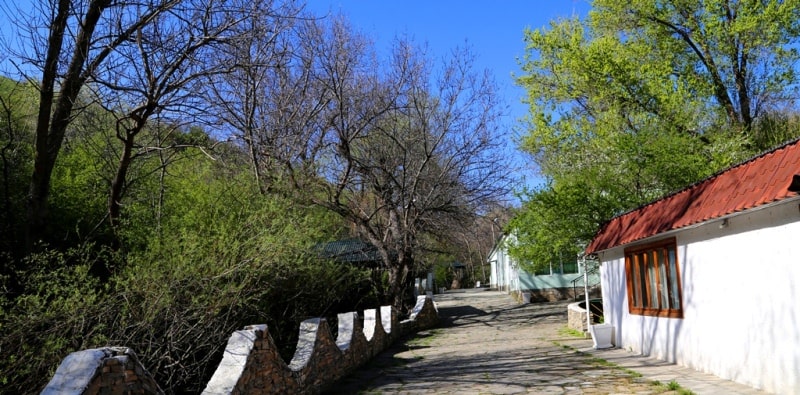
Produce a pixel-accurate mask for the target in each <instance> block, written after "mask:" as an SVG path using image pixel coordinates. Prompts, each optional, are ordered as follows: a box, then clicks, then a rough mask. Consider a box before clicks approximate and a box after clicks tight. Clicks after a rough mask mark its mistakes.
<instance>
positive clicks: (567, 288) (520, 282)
mask: <svg viewBox="0 0 800 395" xmlns="http://www.w3.org/2000/svg"><path fill="white" fill-rule="evenodd" d="M509 241H510V242H513V241H514V238H513V237H512V236H511V235H503V236H502V237H501V238H500V239H499V240H498V241H497V243H496V244H495V246H494V248H493V249H492V251H491V252H490V253H489V258H488V262H489V265H490V267H491V269H490V270H491V275H490V281H489V283H490V286H491V287H492V288H496V289H499V290H502V291H506V292H508V293H511V294H515V295H518V296H519V297H520V298H522V297H523V296H522V295H523V293H527V294H528V295H530V297H531V300H532V301H555V300H563V299H570V298H575V297H576V296H578V295H581V294H583V292H584V287H583V271H582V269H581V268H580V267H579V265H578V262H577V257H569V258H567V257H565V259H564V260H563V261H562V262H551V263H549V264H548V265H544V268H543V269H542V270H541V271H539V272H536V273H530V272H528V271H526V270H524V269H523V268H522V267H520V265H519V262H517V261H516V260H515V259H514V258H512V257H511V256H510V255H509V254H508V250H507V249H506V243H507V242H509ZM599 281H600V280H599V277H598V275H597V274H593V275H591V276H590V280H589V284H590V285H592V284H594V285H597V284H599Z"/></svg>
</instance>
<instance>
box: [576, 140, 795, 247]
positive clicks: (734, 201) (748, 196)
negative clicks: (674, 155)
mask: <svg viewBox="0 0 800 395" xmlns="http://www.w3.org/2000/svg"><path fill="white" fill-rule="evenodd" d="M795 178H796V180H795V185H793V186H792V187H791V188H790V185H792V181H793V179H795ZM798 182H800V140H795V141H793V142H791V143H788V144H786V145H783V146H781V147H778V148H776V149H774V150H772V151H769V152H767V153H765V154H762V155H760V156H758V157H755V158H753V159H750V160H748V161H746V162H744V163H741V164H738V165H736V166H733V167H731V168H729V169H727V170H724V171H722V172H720V173H718V174H716V175H713V176H711V177H709V178H707V179H705V180H703V181H700V182H698V183H695V184H693V185H690V186H689V187H687V188H685V189H683V190H681V191H679V192H676V193H673V194H671V195H669V196H666V197H664V198H662V199H660V200H656V201H655V202H652V203H650V204H647V205H645V206H642V207H640V208H638V209H635V210H633V211H629V212H627V213H625V214H621V215H619V216H617V217H614V218H612V219H611V220H610V221H609V222H607V223H606V224H605V225H603V226H602V227H601V228H600V231H598V233H597V235H596V236H595V237H594V239H593V240H592V242H591V243H590V244H589V246H588V247H587V248H586V253H587V254H591V253H595V252H597V251H603V250H607V249H609V248H613V247H616V246H619V245H623V244H627V243H630V242H633V241H636V240H641V239H644V238H646V237H650V236H655V235H657V234H659V233H663V232H666V231H670V230H674V229H680V228H683V227H686V226H690V225H693V224H697V223H701V222H704V221H708V220H711V219H715V218H720V217H724V216H726V215H729V214H732V213H735V212H738V211H743V210H747V209H751V208H755V207H758V206H762V205H765V204H768V203H772V202H776V201H779V200H783V199H786V198H790V197H793V196H797V194H798V192H797V189H798V188H797V185H796V184H797V183H798Z"/></svg>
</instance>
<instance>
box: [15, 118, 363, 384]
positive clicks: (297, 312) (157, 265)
mask: <svg viewBox="0 0 800 395" xmlns="http://www.w3.org/2000/svg"><path fill="white" fill-rule="evenodd" d="M83 115H85V116H87V117H88V116H93V117H95V118H94V119H93V120H87V119H80V120H76V122H75V123H74V125H75V129H74V130H73V131H72V133H71V134H70V135H69V136H68V139H67V144H66V145H65V147H64V149H63V150H62V152H61V155H60V156H59V159H58V166H57V167H56V169H55V172H54V174H53V183H52V185H53V194H52V199H51V210H52V213H53V216H52V218H53V221H52V223H51V226H50V233H51V235H53V236H57V237H53V239H56V240H58V241H59V243H58V244H53V245H49V246H41V247H39V248H38V249H37V251H38V252H37V253H35V254H32V255H28V256H26V257H23V258H18V257H15V256H14V254H13V253H12V252H13V248H14V247H15V246H9V247H8V248H7V249H6V248H4V249H3V250H2V252H0V254H1V256H2V259H3V261H4V262H7V266H4V270H5V272H4V273H3V276H2V277H0V278H1V279H2V287H3V290H4V292H3V293H2V295H0V333H1V334H2V336H0V349H2V350H3V353H4V355H8V358H4V359H3V360H2V361H0V382H2V383H3V388H4V390H6V391H10V392H14V393H33V392H38V391H39V390H41V388H42V386H43V385H44V384H45V383H46V381H47V379H48V378H49V377H51V376H52V374H53V372H54V371H55V368H56V367H57V366H58V364H59V363H60V361H61V360H62V359H63V358H64V357H66V355H67V354H68V353H69V352H71V351H76V350H80V349H86V348H93V347H102V346H127V347H131V348H133V349H134V350H136V352H137V354H138V355H139V356H140V358H141V359H142V361H143V362H144V364H145V365H146V366H147V367H148V369H149V370H150V372H151V373H152V374H154V375H155V377H156V380H157V381H158V382H159V383H160V384H161V385H162V386H163V387H164V388H165V389H167V390H168V391H170V392H195V393H196V392H199V391H200V390H202V388H203V387H204V385H205V383H206V382H207V380H208V378H209V377H210V375H211V374H212V373H213V371H214V370H215V369H216V367H217V364H218V363H219V360H220V359H221V357H222V350H223V349H224V346H225V344H226V342H227V338H228V337H229V336H230V334H231V332H232V331H234V330H237V329H240V328H241V327H243V326H245V325H250V324H258V323H266V324H268V325H269V326H270V332H271V334H272V336H273V338H274V339H275V340H276V342H277V343H278V346H279V348H280V351H281V353H282V355H284V357H286V358H287V359H288V358H289V357H291V355H292V353H293V351H294V346H295V344H296V340H297V333H298V332H297V328H298V325H299V323H300V321H302V320H304V319H307V318H309V317H314V316H334V317H335V314H336V313H339V312H343V311H352V310H354V309H359V308H367V307H375V306H376V305H377V299H378V297H377V295H376V290H375V284H374V283H373V279H372V278H371V276H372V273H370V272H369V271H366V270H362V269H359V268H356V267H353V266H351V265H343V264H338V263H335V262H328V261H322V260H320V259H319V258H318V257H317V256H315V255H313V254H312V253H311V248H310V247H311V246H313V245H314V244H315V243H318V242H320V241H323V240H330V239H333V238H337V237H339V235H340V234H341V233H342V229H345V227H344V226H343V223H342V222H341V220H340V219H339V217H338V216H336V215H335V214H332V213H330V212H328V211H325V210H322V209H320V208H318V207H315V206H302V205H298V204H296V203H295V202H294V201H293V200H292V199H291V198H290V195H289V194H275V195H270V194H262V193H260V192H259V191H258V189H257V188H256V187H255V186H254V185H252V184H251V181H250V175H249V173H248V171H247V170H246V168H245V167H244V166H243V165H242V164H243V163H246V161H244V160H242V159H241V156H243V153H242V152H241V151H240V150H239V148H238V147H236V146H233V145H227V146H226V145H225V144H220V145H221V147H220V148H221V149H220V150H219V151H217V152H215V153H216V154H217V155H218V156H217V158H216V159H215V160H212V159H210V158H209V157H208V156H206V155H204V154H200V152H199V150H198V149H196V148H191V147H182V148H181V149H180V150H179V151H174V152H170V153H163V155H162V152H160V151H157V152H155V153H153V154H149V155H145V156H142V157H141V158H140V160H139V161H138V162H137V164H136V166H135V168H133V170H132V172H131V173H130V175H131V177H130V179H129V182H128V185H127V186H126V187H127V188H126V194H125V195H124V197H123V198H124V201H123V203H124V204H123V212H122V214H123V219H122V226H121V227H120V230H119V232H118V234H114V235H112V234H111V231H110V229H109V228H108V227H107V224H106V222H104V217H105V213H106V210H107V201H106V200H107V196H108V187H109V184H108V180H109V179H110V177H111V175H112V174H113V170H114V168H115V160H116V158H117V156H116V154H115V146H116V145H115V144H116V142H115V140H114V139H113V136H110V135H109V134H108V133H106V132H107V129H104V128H103V126H102V125H104V121H103V117H102V114H97V113H91V111H87V112H85V113H84V114H83ZM90 121H91V122H90ZM178 139H179V140H180V141H178V143H179V144H187V145H188V144H197V143H202V144H205V143H208V142H209V140H208V136H207V135H206V134H205V133H202V131H200V130H199V129H196V128H195V129H191V130H190V131H189V132H188V133H186V134H182V135H180V136H178ZM26 144H29V143H26V142H20V143H19V146H20V147H23V148H25V147H27V148H29V145H26ZM9 163H10V162H9ZM13 165H14V167H13V169H11V168H10V167H9V169H11V170H13V171H14V172H19V174H20V176H19V177H18V178H14V179H12V178H9V180H10V184H12V186H13V187H14V188H17V189H19V190H20V191H24V189H25V177H24V176H22V174H23V173H25V172H27V170H25V169H24V168H21V167H20V166H19V163H14V164H13ZM15 174H16V173H15ZM23 199H24V194H20V196H19V197H13V198H12V199H11V200H12V201H13V203H14V204H13V209H14V212H13V213H14V214H15V215H19V210H22V208H23V207H24V200H23ZM20 218H22V217H20ZM112 240H119V241H120V242H121V243H119V244H116V243H113V242H112ZM18 241H19V240H18ZM76 245H77V246H80V247H71V246H76Z"/></svg>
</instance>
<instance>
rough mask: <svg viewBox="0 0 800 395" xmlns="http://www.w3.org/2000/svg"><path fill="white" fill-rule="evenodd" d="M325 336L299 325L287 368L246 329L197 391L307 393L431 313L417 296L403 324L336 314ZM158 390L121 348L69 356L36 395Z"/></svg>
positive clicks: (323, 323)
mask: <svg viewBox="0 0 800 395" xmlns="http://www.w3.org/2000/svg"><path fill="white" fill-rule="evenodd" d="M337 318H338V322H339V326H338V335H337V337H336V339H333V336H332V335H331V331H330V328H329V327H328V322H327V320H325V319H324V318H313V319H310V320H306V321H303V322H302V323H301V325H300V336H299V340H298V343H297V348H296V351H295V354H294V357H293V358H292V360H291V361H290V362H289V363H288V364H287V363H286V362H284V361H283V359H281V357H280V355H279V354H278V351H277V347H275V343H274V342H273V340H272V336H270V334H269V330H268V328H267V326H266V325H251V326H248V327H245V328H244V329H242V330H239V331H236V332H234V333H233V334H232V335H231V337H230V338H229V339H228V344H227V346H226V347H225V353H224V354H223V357H222V361H221V362H220V364H219V366H218V367H217V370H216V371H215V372H214V375H213V376H212V377H211V380H209V382H208V384H207V386H206V388H205V390H204V391H203V394H208V395H212V394H213V395H217V394H220V395H221V394H225V395H227V394H287V393H293V394H314V393H319V392H320V391H322V390H323V389H325V388H326V387H328V386H330V385H331V384H333V383H335V382H336V381H337V380H339V379H340V378H342V377H343V376H345V375H347V374H348V373H350V372H352V371H353V370H355V369H356V368H358V367H359V366H360V365H362V364H363V363H364V362H366V361H368V360H369V359H371V358H372V357H373V356H375V355H377V354H378V353H379V352H381V351H383V350H384V349H386V347H388V346H389V345H390V344H391V343H392V342H393V341H394V340H396V339H398V338H400V337H402V336H404V335H407V334H411V333H415V332H417V331H419V330H422V329H428V328H432V327H435V326H436V325H438V323H439V315H438V313H437V311H436V308H435V306H434V304H433V300H432V299H431V298H428V297H425V296H420V297H418V298H417V304H416V305H415V306H414V309H413V310H412V312H411V315H410V317H409V319H407V320H404V321H400V322H398V319H397V315H396V314H395V313H394V312H393V311H392V308H391V307H390V306H383V307H381V308H380V309H370V310H365V311H364V316H363V320H362V319H361V318H360V317H359V316H358V313H355V312H349V313H344V314H339V315H338V317H337ZM160 393H163V392H162V391H161V389H160V388H159V387H158V385H157V384H156V383H155V381H154V380H153V379H152V377H151V376H150V375H149V374H148V373H147V371H146V370H145V369H144V367H143V366H142V365H141V363H139V360H138V358H136V355H135V354H134V353H133V351H131V350H130V349H127V348H102V349H92V350H83V351H77V352H74V353H72V354H70V355H68V356H67V357H66V358H64V360H63V361H62V362H61V365H59V367H58V370H56V373H55V375H54V376H53V378H52V380H50V383H48V385H47V387H45V389H44V391H43V392H42V394H46V395H51V394H53V395H54V394H67V395H79V394H80V395H84V394H85V395H90V394H91V395H93V394H104V395H105V394H108V395H116V394H160Z"/></svg>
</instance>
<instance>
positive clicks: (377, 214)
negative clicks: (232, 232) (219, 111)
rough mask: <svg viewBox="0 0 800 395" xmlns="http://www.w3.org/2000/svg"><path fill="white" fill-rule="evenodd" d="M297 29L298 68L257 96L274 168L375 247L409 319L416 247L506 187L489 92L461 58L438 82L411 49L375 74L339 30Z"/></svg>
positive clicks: (371, 55) (322, 26) (401, 48)
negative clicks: (299, 36)
mask: <svg viewBox="0 0 800 395" xmlns="http://www.w3.org/2000/svg"><path fill="white" fill-rule="evenodd" d="M303 29H304V31H303V34H304V40H302V42H298V43H296V45H297V46H298V47H299V48H301V50H296V51H292V53H293V54H295V55H296V56H299V58H297V60H295V61H294V62H292V63H289V64H287V66H286V67H282V68H278V69H275V72H276V75H277V76H278V78H273V79H272V82H273V83H274V84H273V85H271V86H270V88H269V90H268V94H266V95H264V96H265V97H267V99H265V100H267V101H266V103H268V105H267V108H268V111H265V112H264V113H263V114H262V120H263V123H262V124H263V126H264V129H263V130H264V131H268V133H269V135H268V136H266V138H265V140H267V141H269V142H270V144H269V150H268V155H269V160H270V161H272V162H274V163H278V164H280V168H281V172H283V174H285V176H286V177H287V178H288V180H289V181H290V183H291V184H292V185H293V187H294V190H295V193H297V194H298V195H299V196H300V197H302V198H304V199H305V200H306V201H308V202H311V203H313V204H317V205H320V206H322V207H325V208H327V209H329V210H331V211H333V212H335V213H337V214H339V215H340V216H342V217H343V218H345V219H346V220H348V221H349V222H351V223H352V224H353V225H354V228H355V229H356V230H357V232H358V233H359V235H360V236H361V237H362V238H364V239H366V240H368V241H369V242H371V243H372V244H373V245H375V246H376V248H377V249H378V252H379V253H380V256H381V258H382V260H383V264H384V267H385V269H386V270H387V272H388V277H389V289H388V290H387V294H388V296H389V297H390V299H391V303H392V304H393V305H394V306H395V307H396V308H398V309H404V308H405V307H407V306H408V304H407V302H408V300H407V299H406V296H407V291H408V290H409V289H410V283H411V281H412V279H413V278H412V274H413V273H414V271H415V270H416V265H417V264H416V261H415V254H417V253H418V251H420V249H421V248H422V240H423V239H422V238H421V237H420V236H421V235H423V234H436V233H439V234H441V233H444V232H449V231H451V230H452V229H451V226H452V224H454V223H466V222H468V221H469V219H470V218H471V217H473V216H474V215H475V214H476V213H477V212H478V210H479V207H480V206H481V205H482V204H483V203H484V202H486V201H489V200H493V199H496V198H497V197H498V195H504V194H505V192H506V191H507V188H508V187H509V181H510V179H509V169H510V167H508V166H506V165H505V163H506V161H505V159H504V158H503V157H502V155H500V150H499V148H500V146H501V145H502V144H501V143H502V139H503V133H502V131H501V130H499V128H498V127H497V123H496V121H497V119H498V116H499V115H500V107H499V105H498V102H497V101H496V93H495V87H494V85H493V84H492V82H491V80H490V79H489V78H488V77H487V75H485V74H484V75H480V74H475V73H474V72H473V71H472V62H473V59H472V57H471V56H470V54H469V53H468V52H466V51H461V52H454V54H453V57H452V59H451V60H450V61H449V62H448V63H447V64H445V65H444V66H443V67H442V68H441V69H440V70H437V71H438V74H436V75H434V68H433V66H432V64H431V62H430V61H429V59H427V58H426V57H425V56H424V52H423V51H422V50H421V49H420V48H417V47H415V46H413V45H411V44H410V43H408V42H406V41H403V40H398V41H397V42H396V43H395V45H394V48H393V51H392V53H391V60H390V61H389V62H388V63H387V64H382V63H380V62H378V60H377V56H376V54H375V52H374V48H373V47H372V44H371V42H370V41H369V40H367V39H366V38H365V37H363V36H361V35H359V34H357V33H355V32H354V31H353V30H352V29H351V28H350V27H349V26H348V25H347V23H346V22H344V21H343V20H341V19H336V18H332V19H330V20H325V21H321V22H320V21H309V23H305V24H304V25H303ZM262 155H263V153H262ZM262 158H263V157H262Z"/></svg>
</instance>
